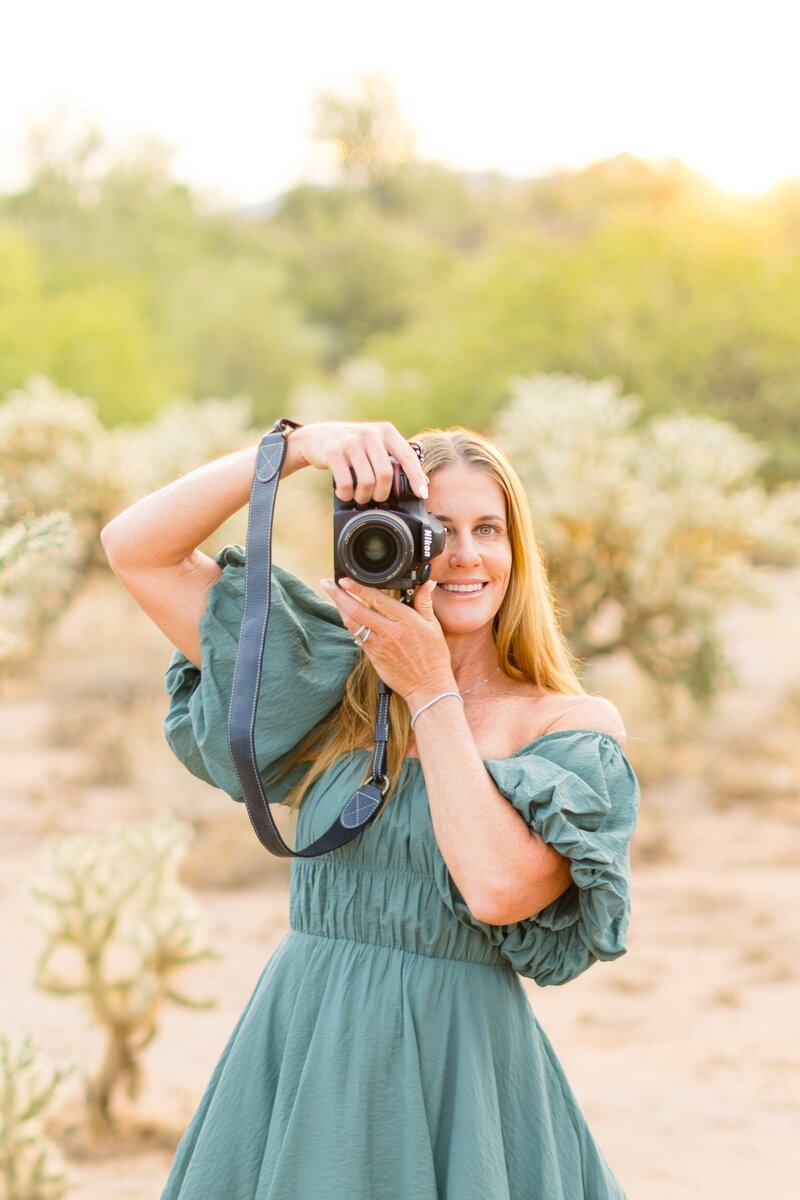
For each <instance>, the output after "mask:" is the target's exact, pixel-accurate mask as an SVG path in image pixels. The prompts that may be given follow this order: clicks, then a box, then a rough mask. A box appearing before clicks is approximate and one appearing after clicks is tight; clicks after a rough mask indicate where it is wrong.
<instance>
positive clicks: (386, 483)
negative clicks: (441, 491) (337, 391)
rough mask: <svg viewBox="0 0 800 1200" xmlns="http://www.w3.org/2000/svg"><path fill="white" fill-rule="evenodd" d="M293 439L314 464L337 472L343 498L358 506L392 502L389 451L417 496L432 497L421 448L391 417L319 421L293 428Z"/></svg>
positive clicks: (338, 484)
mask: <svg viewBox="0 0 800 1200" xmlns="http://www.w3.org/2000/svg"><path fill="white" fill-rule="evenodd" d="M289 441H291V442H292V443H293V444H294V445H296V447H297V450H298V452H299V454H300V456H301V457H302V458H303V459H304V460H305V462H306V464H307V465H308V466H309V467H317V468H318V469H319V470H321V471H324V470H329V471H331V472H332V474H333V478H334V481H335V484H336V495H337V496H338V497H339V499H340V500H355V501H356V503H357V504H367V503H368V502H369V501H370V500H375V501H377V502H379V503H381V502H383V501H385V500H388V499H389V493H390V492H391V490H392V478H393V470H392V464H391V462H390V461H389V455H390V454H391V455H392V457H393V458H394V459H395V460H396V461H397V462H398V463H399V464H400V466H401V467H402V468H403V470H404V471H405V473H406V475H407V477H408V481H409V483H410V484H411V487H412V488H413V489H414V491H415V492H416V494H417V495H418V496H420V497H421V498H422V499H426V498H427V494H428V479H427V476H426V475H425V472H424V471H423V469H422V465H421V463H420V461H419V459H418V458H417V455H416V452H415V451H414V450H413V448H412V447H411V445H410V443H409V442H408V441H407V440H406V439H405V438H404V437H403V435H402V434H401V433H399V432H398V430H397V429H395V427H394V425H392V423H391V421H314V422H312V423H311V424H309V425H302V426H301V427H300V428H299V429H295V430H292V431H291V432H290V434H289ZM354 478H355V482H354Z"/></svg>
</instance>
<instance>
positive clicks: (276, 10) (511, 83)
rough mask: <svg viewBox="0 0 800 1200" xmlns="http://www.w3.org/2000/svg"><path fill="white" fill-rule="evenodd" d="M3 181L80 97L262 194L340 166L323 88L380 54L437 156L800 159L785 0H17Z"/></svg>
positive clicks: (374, 64) (103, 114) (423, 145)
mask: <svg viewBox="0 0 800 1200" xmlns="http://www.w3.org/2000/svg"><path fill="white" fill-rule="evenodd" d="M4 8H5V13H4V21H3V26H4V29H3V42H4V53H3V56H2V69H1V70H0V187H3V188H8V187H10V186H15V185H18V184H19V183H20V182H21V181H22V179H24V177H25V159H24V155H23V148H24V131H25V128H26V125H27V124H28V123H29V122H31V121H41V120H43V119H47V118H48V117H51V116H52V115H53V114H54V113H55V112H56V111H57V110H58V109H59V108H61V109H63V110H64V111H65V112H66V114H67V117H68V119H69V124H70V126H74V127H75V128H76V129H79V128H81V127H82V123H83V122H84V121H86V120H87V119H92V120H94V121H96V122H98V123H99V124H100V125H101V127H102V128H103V129H104V130H105V131H106V133H107V134H108V135H109V137H110V138H111V139H112V141H113V142H115V143H116V142H121V141H124V140H125V139H128V138H130V137H132V136H135V135H147V134H152V135H156V136H157V137H159V138H161V139H163V140H165V141H167V142H169V143H170V144H171V145H172V146H174V147H175V149H176V151H177V153H176V157H175V160H174V168H175V172H176V174H177V175H178V176H179V177H181V178H183V179H186V180H187V181H189V182H190V183H192V184H194V185H196V186H199V187H201V188H203V189H205V190H209V191H212V192H214V193H215V194H216V195H217V196H218V197H220V198H224V199H227V200H230V201H234V202H241V203H254V202H258V201H262V200H265V199H268V198H269V197H271V196H274V195H275V194H276V193H278V192H280V191H282V190H283V189H284V188H285V187H287V186H289V185H291V184H292V183H294V182H296V181H298V180H300V179H317V180H322V179H324V178H327V177H329V171H330V161H329V157H327V156H326V155H325V153H324V151H323V150H322V148H321V147H320V146H319V145H318V144H317V145H315V144H314V143H312V142H311V140H310V126H311V101H312V98H313V96H314V95H315V93H317V92H318V91H319V90H320V89H321V88H323V87H326V88H327V87H331V88H334V89H337V90H342V91H348V90H352V88H353V86H354V85H355V83H356V81H357V79H358V76H359V75H360V74H361V73H363V72H367V71H379V72H381V73H382V74H383V75H385V76H386V77H387V79H388V80H389V81H390V83H391V84H392V85H393V87H394V90H395V93H396V95H397V98H398V101H399V104H400V108H401V111H402V113H403V115H404V117H405V119H406V121H407V122H408V124H409V125H410V126H411V128H412V130H413V132H414V133H415V135H416V138H417V150H418V152H419V153H420V154H421V155H422V156H423V157H429V158H437V159H440V160H441V161H443V162H445V163H447V164H448V165H450V166H453V167H458V168H462V169H470V170H482V169H487V168H497V169H499V170H501V171H503V172H505V173H508V174H510V175H520V176H524V175H535V174H539V173H541V172H542V171H544V170H547V169H548V168H549V167H552V166H557V165H561V166H577V165H579V164H582V163H586V162H590V161H592V160H594V159H597V158H601V157H605V156H606V155H611V154H617V153H619V152H621V151H624V150H627V151H630V152H631V153H633V154H638V155H642V156H644V157H650V158H662V157H667V156H676V157H679V158H681V159H683V160H684V162H687V163H688V164H689V165H691V166H694V167H696V168H698V169H699V170H701V171H704V172H705V173H707V174H708V175H710V176H712V178H714V179H716V180H717V181H718V182H720V183H722V184H723V185H725V186H728V187H731V188H733V189H736V190H743V191H758V190H761V189H763V188H765V187H767V186H769V185H770V184H771V183H773V182H774V181H776V180H778V179H781V178H787V177H789V176H792V175H800V137H798V135H797V118H798V115H800V102H799V101H800V72H798V70H797V66H796V60H797V47H798V37H797V34H798V31H799V29H800V16H798V15H797V14H798V10H797V7H796V5H794V4H791V3H788V0H761V2H759V3H752V2H746V3H738V2H737V0H726V2H720V0H692V2H691V3H686V2H684V0H670V2H669V3H664V0H662V2H661V3H660V4H653V3H647V0H527V2H526V0H491V3H490V2H489V0H480V3H478V2H476V0H402V3H392V2H391V0H283V2H282V3H280V4H278V3H275V0H260V3H254V2H252V0H251V2H248V0H226V2H225V3H224V4H219V3H217V4H208V3H206V4H204V3H203V0H192V2H189V0H136V3H130V2H127V3H126V2H125V0H118V2H117V3H109V0H68V2H65V0H24V3H17V4H13V5H12V4H10V3H9V4H8V5H4Z"/></svg>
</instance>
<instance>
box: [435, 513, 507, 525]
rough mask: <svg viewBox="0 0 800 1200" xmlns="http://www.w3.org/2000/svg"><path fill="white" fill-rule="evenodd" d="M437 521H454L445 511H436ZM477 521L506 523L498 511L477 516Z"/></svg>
mask: <svg viewBox="0 0 800 1200" xmlns="http://www.w3.org/2000/svg"><path fill="white" fill-rule="evenodd" d="M433 515H434V516H435V517H436V520H437V521H452V519H453V518H452V517H446V516H445V515H444V513H434V514H433ZM475 520H476V521H499V522H500V524H501V525H503V524H505V522H504V521H503V518H502V517H498V515H497V513H484V514H483V516H482V517H476V518H475Z"/></svg>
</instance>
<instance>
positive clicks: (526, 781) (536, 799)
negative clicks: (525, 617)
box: [445, 729, 639, 986]
mask: <svg viewBox="0 0 800 1200" xmlns="http://www.w3.org/2000/svg"><path fill="white" fill-rule="evenodd" d="M484 766H485V767H486V770H487V771H488V773H489V775H490V776H491V777H492V779H493V781H494V783H495V785H496V786H497V788H498V789H499V790H500V791H501V792H502V793H503V795H504V796H505V797H506V798H507V799H508V800H509V801H510V802H511V803H512V804H513V805H514V808H515V809H516V810H517V812H519V813H520V814H521V815H522V816H523V817H524V819H525V821H526V822H527V824H528V825H529V826H530V827H531V828H532V829H534V830H535V831H536V832H537V833H538V834H540V835H541V837H542V838H543V840H544V841H545V842H547V844H548V845H550V846H553V847H554V848H555V849H556V850H557V851H558V852H559V854H563V855H564V856H565V857H566V858H568V859H569V860H570V870H571V874H572V883H571V884H570V886H569V887H568V888H567V890H566V891H565V892H563V893H562V895H561V896H559V897H558V898H557V899H556V900H554V901H553V902H552V903H551V904H549V905H547V907H546V908H543V909H542V910H541V911H540V912H538V913H536V914H535V915H534V916H531V917H528V918H526V919H524V920H521V921H515V922H514V923H513V924H511V925H502V926H496V925H487V924H485V923H484V922H479V921H477V920H476V918H474V917H473V916H472V914H471V913H470V911H469V909H468V908H467V906H466V904H465V902H464V900H463V897H462V896H461V894H460V892H459V891H458V889H457V888H456V887H455V884H454V883H453V881H452V880H451V879H450V877H449V874H448V875H447V888H446V895H445V900H446V903H448V905H449V907H450V908H451V911H452V912H453V913H454V914H455V915H456V916H457V917H458V918H459V920H461V921H462V922H465V923H469V924H471V925H473V926H477V927H478V928H479V929H481V930H482V931H483V932H484V933H485V934H486V936H487V937H488V938H489V939H490V941H492V942H493V943H494V944H495V945H496V946H497V947H498V948H499V950H500V953H501V954H502V955H503V957H504V958H506V959H507V960H508V962H509V963H511V965H512V966H513V968H514V970H515V971H517V972H518V973H519V974H520V975H525V976H528V977H529V978H531V979H534V980H535V981H536V982H537V983H538V984H540V985H541V986H546V985H549V984H560V983H567V982H568V981H569V980H571V979H574V978H575V977H576V976H577V975H580V974H581V973H582V972H583V971H585V970H586V969H587V968H588V967H590V966H591V965H592V963H594V962H596V961H598V960H599V959H601V960H611V959H615V958H619V957H620V956H621V955H622V954H624V953H625V951H626V935H627V930H628V925H629V922H630V855H629V844H630V839H631V836H632V834H633V831H634V828H635V825H636V819H637V816H638V810H639V786H638V783H637V780H636V776H635V775H634V773H633V770H632V768H631V766H630V763H629V762H628V759H627V758H626V756H625V753H624V751H623V749H622V747H621V745H620V743H619V742H618V741H617V739H616V738H614V737H612V736H611V735H610V734H606V733H602V732H600V731H598V730H591V729H585V730H568V731H564V732H561V731H558V732H554V733H550V734H545V735H544V736H543V737H541V738H538V739H537V740H536V741H535V742H532V743H531V744H530V745H529V746H527V747H524V748H523V749H522V750H520V751H518V752H517V754H515V755H512V757H511V758H507V759H485V760H484Z"/></svg>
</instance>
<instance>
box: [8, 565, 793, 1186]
mask: <svg viewBox="0 0 800 1200" xmlns="http://www.w3.org/2000/svg"><path fill="white" fill-rule="evenodd" d="M774 584H775V592H776V596H777V603H776V606H775V607H774V608H773V609H771V610H766V611H765V610H751V609H742V610H737V611H732V612H731V613H729V614H728V615H727V617H726V629H727V637H728V642H729V645H730V650H731V653H732V654H733V656H734V658H735V659H736V661H737V663H738V664H739V668H740V673H741V684H740V686H739V688H738V689H737V690H736V691H734V692H732V693H731V694H729V695H728V696H727V697H726V698H725V701H724V703H723V704H722V705H721V706H720V708H719V710H718V712H717V714H716V715H715V717H714V718H713V719H711V720H701V719H700V718H698V717H697V716H694V717H693V718H692V721H693V723H692V724H691V726H688V727H686V728H685V729H684V733H683V735H680V736H678V737H677V738H676V737H674V736H673V740H672V741H671V742H670V741H668V740H667V739H666V737H665V735H664V731H663V730H661V729H659V724H658V720H657V719H656V718H655V717H654V715H653V714H652V712H651V713H649V715H648V711H647V705H646V703H644V702H641V700H640V699H639V698H637V697H636V696H634V695H633V694H629V691H628V690H627V689H628V685H627V684H625V683H624V671H623V670H619V671H616V672H615V670H614V669H613V668H611V667H610V668H609V669H608V670H607V671H606V674H605V677H604V686H603V689H602V690H603V691H604V692H605V694H607V695H609V696H611V697H612V698H613V699H615V700H616V701H617V702H618V703H619V704H620V707H621V708H622V709H623V712H625V713H626V715H627V718H628V727H629V732H630V733H631V734H632V735H633V740H632V741H631V743H630V756H631V759H632V761H633V762H634V765H635V766H636V768H637V770H638V771H640V775H641V778H642V781H643V801H642V813H641V819H640V825H639V829H638V831H637V835H636V839H635V843H634V851H633V860H634V889H633V921H632V926H631V934H630V942H629V952H628V954H627V955H626V956H625V957H624V958H622V959H621V960H619V961H618V962H616V963H610V964H598V965H596V966H595V967H593V968H592V969H591V970H590V971H588V972H587V973H586V974H585V975H583V976H581V977H580V978H579V979H577V980H575V981H574V982H572V983H571V984H569V985H567V986H565V987H561V988H545V989H541V988H538V987H537V986H536V985H535V984H533V983H532V982H529V981H525V984H526V987H527V989H528V992H529V996H530V1001H531V1004H532V1006H533V1008H534V1010H535V1012H536V1014H537V1016H538V1018H539V1020H540V1021H541V1023H542V1025H543V1026H544V1028H545V1030H546V1031H547V1033H548V1035H549V1037H550V1039H551V1040H552V1042H553V1044H554V1046H555V1048H556V1051H557V1053H558V1054H559V1056H560V1058H561V1061H562V1063H563V1064H564V1067H565V1069H566V1071H567V1075H568V1077H569V1078H570V1080H571V1082H572V1085H573V1088H574V1090H575V1092H576V1093H577V1095H578V1098H579V1101H580V1102H581V1104H582V1106H583V1109H584V1112H585V1113H586V1115H587V1118H588V1120H589V1122H590V1125H591V1127H592V1129H593V1131H594V1133H595V1136H596V1137H597V1140H598V1142H599V1144H600V1146H601V1147H602V1148H603V1150H604V1152H605V1154H606V1156H607V1158H608V1159H609V1161H610V1163H611V1165H612V1167H613V1168H614V1170H615V1171H616V1173H617V1174H618V1176H619V1178H620V1180H621V1181H622V1183H623V1185H624V1187H625V1188H626V1191H627V1193H628V1195H629V1197H630V1200H679V1198H680V1200H683V1198H689V1197H691V1200H720V1197H725V1198H726V1200H739V1198H741V1200H744V1198H745V1197H747V1200H750V1197H751V1196H752V1195H753V1194H754V1193H757V1194H760V1195H763V1196H769V1197H770V1198H771V1200H781V1198H784V1197H785V1198H787V1200H788V1198H789V1197H790V1196H795V1195H796V1194H797V1192H796V1185H797V1178H798V1175H800V1139H798V1137H797V1130H798V1128H800V1125H798V1119H799V1118H800V1069H799V1068H800V1040H798V1036H797V1019H798V1013H800V924H799V923H798V920H797V912H798V900H799V899H800V871H799V870H798V868H800V798H799V797H798V790H799V789H798V744H800V691H799V690H798V686H797V684H796V683H795V679H796V678H797V673H798V668H800V649H799V648H798V646H797V644H796V643H797V638H796V628H795V627H796V614H797V612H798V605H799V602H800V575H798V574H782V575H776V576H775V581H774ZM167 654H168V648H167V647H166V643H165V642H164V640H163V639H162V638H161V635H160V634H159V633H158V631H157V630H155V629H153V628H151V627H150V626H149V624H148V623H147V622H146V620H145V619H144V618H143V617H140V615H139V614H138V613H137V611H136V610H135V608H134V606H133V605H132V604H131V603H130V602H129V601H128V598H127V597H126V596H125V595H124V594H123V593H122V592H121V590H120V589H119V588H118V587H117V585H116V584H115V583H114V581H113V580H110V579H109V578H107V577H104V576H98V577H97V578H95V579H94V580H92V582H91V584H90V586H89V587H88V588H87V590H86V592H85V593H84V595H83V597H82V598H81V600H80V601H79V603H78V604H77V605H75V607H74V608H73V609H72V610H71V611H70V613H69V614H67V616H66V618H65V620H64V621H63V623H62V624H61V625H60V626H59V628H58V630H57V631H56V633H55V636H54V637H53V638H52V639H51V641H50V643H49V645H48V647H47V649H46V651H45V653H44V654H43V655H42V656H41V657H40V658H39V659H38V660H37V661H36V663H35V664H34V665H32V666H30V667H28V668H26V669H25V670H22V671H19V672H18V673H17V674H15V675H14V676H13V677H12V678H10V679H7V680H5V681H4V683H3V685H2V690H0V755H1V756H2V763H3V773H2V774H3V785H2V787H3V801H2V805H1V806H0V827H1V829H2V844H1V848H0V856H1V858H0V865H1V866H2V869H1V870H0V929H1V930H2V943H1V944H0V948H1V949H2V953H0V1029H2V1030H3V1031H4V1032H5V1033H7V1034H11V1035H12V1036H15V1037H16V1036H20V1035H22V1034H23V1033H25V1032H28V1031H30V1032H32V1033H34V1034H35V1035H37V1036H38V1037H39V1038H40V1039H41V1042H42V1044H43V1047H44V1051H45V1052H46V1055H47V1059H48V1060H49V1061H50V1062H52V1063H58V1062H63V1061H67V1060H73V1061H77V1062H78V1063H79V1064H82V1065H85V1066H87V1067H91V1066H92V1065H93V1064H95V1063H96V1061H97V1057H98V1054H99V1050H100V1039H99V1035H98V1033H97V1031H96V1030H95V1029H93V1028H92V1027H91V1026H90V1024H89V1021H88V1018H87V1017H86V1016H85V1015H84V1013H83V1010H82V1009H81V1007H80V1004H79V1002H77V1001H75V1000H71V999H59V998H56V997H53V996H51V995H48V994H45V993H42V992H40V991H37V990H36V989H35V988H34V987H33V985H32V982H31V981H32V977H33V965H34V961H35V958H36V956H37V954H38V953H39V951H40V949H41V937H42V935H41V933H40V932H39V930H38V928H37V927H36V926H34V925H33V924H32V923H31V922H30V920H29V917H28V915H27V914H28V912H29V910H30V904H29V902H28V899H27V890H26V881H27V880H28V878H29V877H30V875H31V873H32V872H37V871H38V870H39V869H40V868H41V866H42V864H43V856H42V842H43V839H44V838H45V837H46V836H48V835H50V834H57V833H75V832H97V833H99V832H102V831H103V830H104V829H105V828H107V827H108V826H109V825H110V824H111V823H113V822H117V821H124V820H138V819H141V818H143V817H147V816H151V815H154V814H156V813H158V812H160V811H163V810H164V809H166V808H170V809H172V810H173V811H175V812H176V813H177V814H178V815H179V816H181V817H183V818H184V819H188V820H191V821H192V823H193V824H194V826H195V829H196V832H197V840H196V842H195V843H194V845H193V847H192V849H191V851H190V854H189V856H188V858H187V861H186V863H185V870H184V876H183V877H184V879H185V881H186V882H187V883H189V884H191V885H192V886H193V888H194V889H195V893H196V895H197V897H198V899H199V901H200V904H201V905H202V908H203V911H204V914H205V917H206V922H207V929H208V933H209V937H210V940H211V943H212V944H213V946H214V947H215V948H216V949H217V950H218V951H219V952H220V953H221V955H222V956H223V957H222V958H221V959H220V961H218V962H214V963H211V964H208V963H201V964H198V965H197V966H196V967H193V968H191V969H190V970H187V971H186V972H185V973H184V975H183V976H182V979H181V986H182V988H183V989H184V990H186V991H188V992H189V993H190V994H194V995H197V996H206V995H212V996H214V997H215V998H216V999H217V1001H218V1005H217V1007H216V1008H215V1009H213V1010H208V1011H198V1012H187V1011H185V1010H182V1009H178V1008H175V1007H167V1008H165V1009H164V1011H163V1017H162V1020H161V1023H160V1032H159V1036H158V1038H157V1039H156V1041H155V1042H154V1043H153V1044H152V1045H151V1046H150V1047H149V1048H148V1049H147V1050H146V1052H145V1054H144V1069H145V1087H144V1091H143V1094H142V1096H141V1098H140V1100H139V1102H138V1104H137V1106H136V1113H137V1116H138V1119H139V1121H140V1122H144V1121H146V1122H149V1123H150V1126H151V1132H150V1133H149V1134H148V1133H147V1132H146V1131H140V1132H139V1133H138V1135H136V1136H135V1137H134V1136H131V1137H130V1138H129V1139H128V1141H127V1142H126V1141H125V1140H124V1139H120V1140H119V1141H118V1142H117V1143H116V1144H111V1145H106V1146H105V1147H102V1146H94V1147H87V1146H86V1145H85V1144H83V1143H82V1142H81V1141H80V1140H79V1139H77V1138H76V1137H68V1136H67V1135H66V1134H64V1135H62V1136H61V1137H60V1144H61V1147H62V1150H63V1152H64V1154H65V1157H66V1165H67V1169H68V1171H69V1174H70V1176H71V1177H72V1179H73V1180H74V1182H75V1187H74V1190H73V1191H72V1192H71V1193H70V1194H71V1195H72V1196H74V1197H79V1198H80V1200H101V1198H102V1200H123V1198H125V1200H157V1198H158V1196H159V1194H160V1191H161V1188H162V1187H163V1184H164V1181H165V1178H166V1175H167V1172H168V1169H169V1165H170V1162H171V1159H172V1153H173V1150H174V1146H175V1144H176V1142H177V1138H178V1137H179V1135H180V1132H181V1131H182V1129H183V1128H184V1127H185V1125H186V1123H187V1122H188V1120H189V1118H190V1117H191V1115H192V1113H193V1111H194V1108H195V1106H196V1103H197V1101H198V1099H199V1097H200V1095H201V1093H202V1091H203V1089H204V1087H205V1084H206V1082H207V1080H208V1077H209V1075H210V1073H211V1071H212V1069H213V1066H214V1064H215V1062H216V1060H217V1057H218V1055H219V1053H220V1051H221V1050H222V1048H223V1046H224V1044H225V1042H226V1040H227V1038H228V1035H229V1033H230V1031H231V1029H232V1027H233V1025H234V1023H235V1021H236V1018H237V1017H238V1015H239V1013H240V1011H241V1009H242V1007H243V1005H244V1003H245V1001H246V1000H247V998H248V996H249V994H250V992H251V990H252V988H253V986H254V984H255V982H256V980H257V978H258V976H259V974H260V972H261V970H262V967H263V965H264V962H265V961H266V960H267V958H268V957H269V955H270V954H271V953H272V951H273V949H274V948H275V946H276V945H277V943H278V942H279V940H280V939H281V937H282V936H283V934H284V932H285V931H286V928H287V914H288V902H287V881H288V864H287V863H283V862H281V861H279V860H271V859H269V857H268V856H267V855H266V853H265V852H264V851H263V849H262V848H261V847H260V846H259V844H258V843H257V841H256V839H255V837H254V836H253V833H252V830H251V829H250V826H249V822H248V821H247V817H246V813H245V812H244V810H243V809H242V808H241V807H240V806H238V805H235V804H234V803H233V802H231V801H228V800H227V799H226V798H225V796H224V795H223V794H222V793H219V792H215V791H213V790H212V789H208V788H205V787H203V785H200V784H198V783H196V781H194V780H192V779H191V778H190V777H189V776H187V775H186V774H185V772H183V771H182V770H181V768H180V767H179V766H178V765H177V764H176V763H175V762H174V761H173V759H172V756H171V755H170V753H169V751H168V750H167V748H166V746H165V745H164V744H163V740H162V738H161V730H160V721H161V716H162V714H163V710H164V698H163V694H162V692H161V675H162V671H163V667H164V665H165V661H166V657H167ZM632 713H636V714H638V715H637V718H636V719H633V718H632V716H631V714H632ZM284 829H285V831H286V836H288V834H289V831H290V829H291V823H289V824H286V823H284ZM79 1094H80V1092H79V1085H78V1083H77V1081H74V1082H73V1081H69V1082H68V1083H67V1084H65V1085H63V1089H62V1092H61V1093H59V1095H60V1097H61V1099H60V1106H59V1105H57V1106H56V1108H57V1115H58V1117H59V1119H58V1121H54V1124H53V1128H54V1129H63V1127H64V1124H65V1122H68V1121H69V1119H70V1118H75V1116H76V1114H78V1113H79V1111H80V1109H79V1102H78V1101H79ZM532 1119H535V1117H532ZM209 1200H211V1198H209ZM215 1200H216V1198H215ZM219 1200H235V1198H232V1197H231V1198H228V1197H225V1198H219ZM378 1200H379V1198H378ZM465 1200H466V1198H465Z"/></svg>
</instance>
